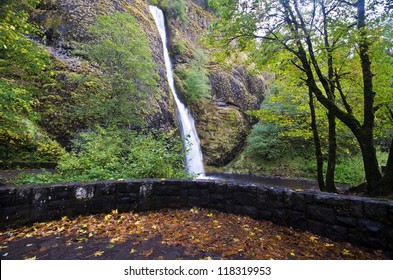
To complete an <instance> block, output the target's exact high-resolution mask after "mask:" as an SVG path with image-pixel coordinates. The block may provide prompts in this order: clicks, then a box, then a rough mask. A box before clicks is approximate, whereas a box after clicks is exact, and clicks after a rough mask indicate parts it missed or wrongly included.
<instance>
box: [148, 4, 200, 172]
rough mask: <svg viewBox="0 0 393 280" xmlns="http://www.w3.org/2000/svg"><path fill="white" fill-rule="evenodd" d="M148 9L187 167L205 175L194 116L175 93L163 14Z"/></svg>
mask: <svg viewBox="0 0 393 280" xmlns="http://www.w3.org/2000/svg"><path fill="white" fill-rule="evenodd" d="M149 9H150V12H151V14H152V15H153V18H154V20H155V22H156V25H157V28H158V31H159V33H160V36H161V40H162V45H163V49H164V60H165V66H166V75H167V79H168V83H169V87H170V88H171V90H172V93H173V97H174V99H175V102H176V107H177V113H178V118H179V122H180V132H181V134H182V137H183V140H184V144H185V146H186V149H187V153H186V162H187V169H188V172H189V173H190V174H191V175H196V176H198V177H205V169H204V167H203V160H202V151H201V145H200V142H199V138H198V134H197V132H196V129H195V124H194V118H193V117H192V116H191V114H190V112H189V111H188V109H187V108H186V106H184V104H183V103H182V102H181V101H180V99H179V98H178V96H177V93H176V89H175V82H174V79H173V71H172V63H171V60H170V58H169V53H168V48H167V36H166V29H165V18H164V14H163V12H162V11H161V10H160V9H159V8H157V7H156V6H149Z"/></svg>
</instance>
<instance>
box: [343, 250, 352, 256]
mask: <svg viewBox="0 0 393 280" xmlns="http://www.w3.org/2000/svg"><path fill="white" fill-rule="evenodd" d="M341 253H342V254H343V255H344V256H349V257H351V256H353V254H352V253H351V251H349V250H347V249H343V250H342V252H341Z"/></svg>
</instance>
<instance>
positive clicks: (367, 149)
mask: <svg viewBox="0 0 393 280" xmlns="http://www.w3.org/2000/svg"><path fill="white" fill-rule="evenodd" d="M356 136H357V138H358V142H359V144H360V149H361V151H362V156H363V165H364V171H365V173H366V181H367V192H368V193H369V194H373V195H375V194H378V193H381V189H380V186H379V183H380V180H381V178H382V174H381V171H380V169H379V164H378V159H377V151H376V149H375V144H374V137H373V133H372V132H370V131H367V130H365V129H363V130H362V131H361V135H356ZM359 138H360V139H359Z"/></svg>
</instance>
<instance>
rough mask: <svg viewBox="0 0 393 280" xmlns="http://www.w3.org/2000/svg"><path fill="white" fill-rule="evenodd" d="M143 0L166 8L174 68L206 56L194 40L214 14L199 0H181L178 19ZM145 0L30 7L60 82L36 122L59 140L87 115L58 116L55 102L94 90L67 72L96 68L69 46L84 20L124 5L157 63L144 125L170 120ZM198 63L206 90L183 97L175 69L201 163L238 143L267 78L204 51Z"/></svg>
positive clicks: (78, 39)
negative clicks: (204, 93)
mask: <svg viewBox="0 0 393 280" xmlns="http://www.w3.org/2000/svg"><path fill="white" fill-rule="evenodd" d="M150 2H155V4H157V5H158V6H159V7H161V8H162V9H163V10H164V13H165V15H166V22H167V29H168V30H167V31H168V36H169V38H168V41H169V42H168V44H169V49H170V55H171V58H172V61H173V67H174V68H175V73H176V70H179V69H180V70H181V69H182V68H184V67H186V65H187V64H189V63H190V61H192V60H193V59H194V58H195V51H196V50H197V49H203V50H204V53H205V54H206V55H207V56H208V57H209V58H210V55H211V51H210V50H209V49H208V48H207V47H205V46H204V45H203V44H202V43H201V41H200V39H201V36H202V35H203V34H204V33H205V32H206V31H207V29H208V27H209V24H210V22H211V21H212V20H213V19H214V15H213V14H212V13H211V12H210V11H208V9H207V4H206V1H200V0H199V1H198V0H194V1H191V0H187V1H186V0H184V1H183V2H184V3H183V4H184V8H185V15H184V16H185V18H183V19H180V18H179V16H178V15H174V14H173V13H172V12H171V11H170V10H169V8H168V4H167V3H166V2H168V1H150ZM148 5H149V1H144V0H100V1H98V0H43V1H42V3H41V4H40V5H39V6H38V7H37V9H36V11H35V12H34V14H33V15H32V20H34V21H35V22H37V23H38V24H39V25H40V26H42V27H43V30H44V35H45V36H44V38H43V39H42V38H41V42H42V44H44V45H45V46H46V47H47V49H48V51H50V52H51V54H52V59H53V61H54V62H55V64H56V68H57V78H56V79H57V80H58V82H59V84H58V85H57V86H54V87H53V88H51V89H50V90H49V92H50V94H49V95H48V98H52V99H53V102H52V103H51V106H53V108H52V110H46V111H47V112H49V113H47V114H46V115H44V116H43V118H42V121H41V122H42V125H43V126H45V127H46V128H47V130H48V131H49V132H50V133H51V134H52V135H54V136H55V137H56V138H57V140H58V141H59V142H60V143H62V144H63V145H67V142H68V141H69V138H67V135H72V133H74V132H75V131H78V130H81V129H85V128H86V126H88V121H87V120H84V119H80V120H78V121H76V122H75V121H74V122H72V123H70V122H67V120H64V119H60V118H61V117H57V115H58V114H56V110H60V109H61V108H62V107H64V106H65V104H71V103H73V102H75V101H74V100H73V94H72V93H73V92H75V91H79V92H83V91H94V86H93V85H92V84H91V83H90V84H89V83H87V84H84V83H81V82H80V79H79V80H78V79H74V77H75V76H83V75H88V74H89V73H97V72H98V73H99V71H100V69H99V67H98V66H97V65H95V64H94V63H91V62H90V61H89V60H88V59H87V58H84V57H83V56H80V55H79V56H77V55H75V53H76V50H77V49H78V45H79V44H82V43H84V44H86V43H89V41H90V40H91V38H90V37H89V33H88V32H87V31H86V30H87V29H86V26H88V25H89V24H92V23H93V22H94V21H95V19H96V18H97V17H98V16H100V15H105V14H111V13H113V12H115V11H120V12H125V13H129V14H131V15H133V16H134V17H135V18H136V19H137V21H138V22H139V25H140V28H141V30H142V32H143V33H144V34H145V36H146V38H147V39H148V42H149V48H150V50H151V53H152V54H153V58H154V61H155V63H156V64H157V69H156V73H157V74H158V76H159V81H158V85H159V88H160V90H159V94H156V95H154V96H149V98H148V102H149V103H150V105H151V107H152V109H151V110H149V111H147V112H146V113H145V115H144V117H145V120H146V123H147V127H148V128H150V129H156V130H161V131H170V130H173V129H174V128H176V126H177V125H176V120H175V119H176V117H175V116H176V114H175V106H174V102H173V98H172V95H171V93H170V92H169V87H168V84H167V81H166V76H165V65H164V58H163V56H162V52H163V50H162V45H161V41H160V36H159V34H158V32H157V29H156V26H155V22H154V20H153V18H152V16H151V14H150V11H149V6H148ZM204 67H205V69H206V72H207V76H208V78H209V82H210V89H211V97H210V98H199V99H197V100H189V99H187V88H185V87H184V86H183V84H182V80H181V79H182V78H181V77H178V76H177V75H176V74H175V83H176V87H177V88H178V93H179V94H180V96H181V98H182V99H183V100H184V101H185V103H186V104H187V106H188V107H189V108H190V110H191V112H192V114H193V116H194V118H195V121H196V128H197V131H198V134H199V138H200V140H201V145H202V150H203V156H204V161H205V164H206V165H208V166H222V165H225V164H227V163H228V162H229V161H231V160H232V159H233V158H234V157H235V156H236V155H237V154H238V152H239V151H240V150H241V148H242V147H243V146H244V143H245V139H246V136H247V134H248V132H249V130H250V127H251V125H252V124H253V122H254V120H253V119H251V118H250V117H248V116H247V115H246V111H247V110H251V109H258V108H259V107H260V104H261V102H262V101H263V97H264V94H265V91H266V87H267V86H266V82H265V79H264V77H263V75H261V74H250V73H249V71H247V68H246V67H245V66H242V65H230V67H228V65H227V66H221V65H220V64H219V63H217V62H214V61H213V60H212V59H209V60H208V62H207V64H206V65H205V66H204ZM43 104H44V103H43ZM141 110H142V109H141ZM50 112H52V113H50ZM59 124H61V125H59Z"/></svg>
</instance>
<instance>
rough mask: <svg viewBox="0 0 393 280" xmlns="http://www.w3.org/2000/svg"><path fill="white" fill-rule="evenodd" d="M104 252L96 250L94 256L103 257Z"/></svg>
mask: <svg viewBox="0 0 393 280" xmlns="http://www.w3.org/2000/svg"><path fill="white" fill-rule="evenodd" d="M103 254H104V251H95V252H94V256H95V257H101V256H102V255H103Z"/></svg>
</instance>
